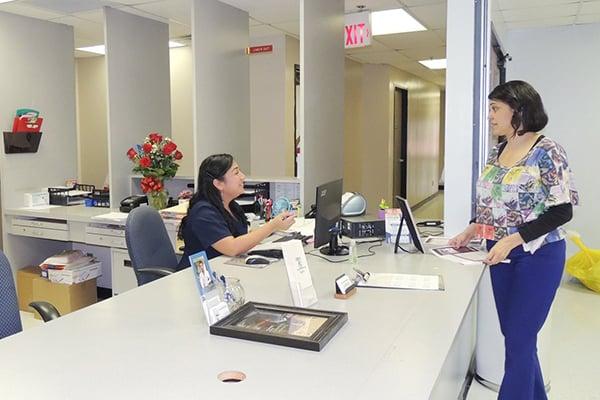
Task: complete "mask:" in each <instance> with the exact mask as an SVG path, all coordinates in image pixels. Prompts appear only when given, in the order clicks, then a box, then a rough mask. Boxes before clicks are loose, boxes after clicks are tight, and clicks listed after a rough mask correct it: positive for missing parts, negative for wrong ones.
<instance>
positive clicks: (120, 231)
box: [85, 224, 125, 237]
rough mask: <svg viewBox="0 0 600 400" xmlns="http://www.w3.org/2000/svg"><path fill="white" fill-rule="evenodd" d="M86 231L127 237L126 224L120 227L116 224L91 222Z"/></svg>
mask: <svg viewBox="0 0 600 400" xmlns="http://www.w3.org/2000/svg"><path fill="white" fill-rule="evenodd" d="M85 232H86V233H91V234H95V235H103V236H119V237H125V227H124V226H123V227H118V226H115V225H101V224H89V225H88V226H86V227H85Z"/></svg>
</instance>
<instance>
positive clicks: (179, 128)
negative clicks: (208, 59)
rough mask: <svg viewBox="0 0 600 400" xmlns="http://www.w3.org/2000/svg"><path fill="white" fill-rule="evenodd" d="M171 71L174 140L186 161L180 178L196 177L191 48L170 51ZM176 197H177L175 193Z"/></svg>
mask: <svg viewBox="0 0 600 400" xmlns="http://www.w3.org/2000/svg"><path fill="white" fill-rule="evenodd" d="M169 55H170V63H169V65H170V71H171V124H172V125H171V126H172V131H171V133H172V136H171V138H172V139H173V141H174V142H175V143H177V146H178V148H179V150H181V152H182V153H183V158H182V159H181V161H179V169H178V170H177V175H180V176H194V174H195V173H196V171H194V107H193V94H194V82H193V74H192V64H193V62H192V48H191V47H189V46H186V47H178V48H174V49H171V50H170V51H169ZM172 195H177V193H172Z"/></svg>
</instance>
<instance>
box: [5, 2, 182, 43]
mask: <svg viewBox="0 0 600 400" xmlns="http://www.w3.org/2000/svg"><path fill="white" fill-rule="evenodd" d="M1 1H2V0H0V2H1ZM183 46H185V44H183V43H179V42H173V41H172V40H169V48H170V49H172V48H175V47H183ZM77 50H80V51H87V52H88V53H94V54H105V53H106V51H105V49H104V45H103V44H99V45H97V46H89V47H78V48H77Z"/></svg>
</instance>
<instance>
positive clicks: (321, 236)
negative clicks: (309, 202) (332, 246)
mask: <svg viewBox="0 0 600 400" xmlns="http://www.w3.org/2000/svg"><path fill="white" fill-rule="evenodd" d="M342 186H343V180H342V179H338V180H336V181H332V182H328V183H324V184H322V185H319V186H317V197H316V198H317V204H316V205H317V212H316V215H315V236H314V241H315V248H318V247H321V246H323V245H325V244H327V243H329V236H330V235H329V229H331V227H332V226H334V225H335V224H337V223H338V221H339V220H340V218H341V216H342Z"/></svg>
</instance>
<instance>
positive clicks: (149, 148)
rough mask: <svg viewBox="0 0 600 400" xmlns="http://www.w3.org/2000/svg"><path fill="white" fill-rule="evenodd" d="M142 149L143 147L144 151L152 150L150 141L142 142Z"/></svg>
mask: <svg viewBox="0 0 600 400" xmlns="http://www.w3.org/2000/svg"><path fill="white" fill-rule="evenodd" d="M142 149H144V153H150V152H151V151H152V143H144V145H143V146H142Z"/></svg>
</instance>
